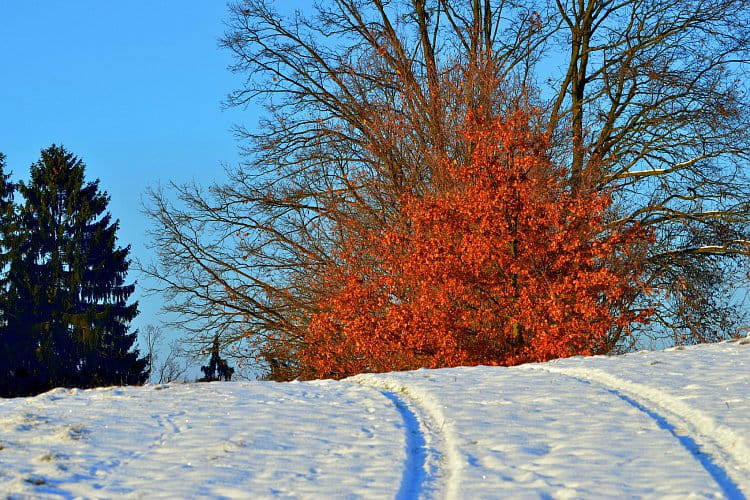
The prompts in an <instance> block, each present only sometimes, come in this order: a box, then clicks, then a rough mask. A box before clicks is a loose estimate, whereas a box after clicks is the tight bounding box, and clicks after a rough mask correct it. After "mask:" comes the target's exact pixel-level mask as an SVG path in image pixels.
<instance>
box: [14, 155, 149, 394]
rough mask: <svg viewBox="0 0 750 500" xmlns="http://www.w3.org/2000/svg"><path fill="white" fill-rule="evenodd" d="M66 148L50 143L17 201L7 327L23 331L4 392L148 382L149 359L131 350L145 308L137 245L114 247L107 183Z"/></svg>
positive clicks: (114, 229)
mask: <svg viewBox="0 0 750 500" xmlns="http://www.w3.org/2000/svg"><path fill="white" fill-rule="evenodd" d="M84 170H85V166H84V164H83V162H82V161H81V160H79V159H78V158H77V157H75V156H74V155H73V154H71V153H69V152H68V151H66V150H65V149H64V148H63V147H58V146H54V145H53V146H51V147H50V148H48V149H46V150H43V151H42V156H41V160H40V161H38V162H37V163H35V164H33V165H32V166H31V176H30V180H29V182H28V184H26V183H23V182H22V183H20V184H19V186H18V190H19V192H20V193H21V194H22V195H23V197H24V199H25V202H24V204H23V205H22V206H21V207H20V209H19V214H18V225H17V228H16V230H15V232H14V233H15V234H14V236H13V238H12V244H11V247H12V252H11V255H10V266H9V271H8V276H7V291H8V293H7V299H8V301H9V303H10V304H11V306H10V307H9V309H8V311H7V329H8V331H9V332H10V334H11V335H12V336H14V337H15V338H17V339H20V341H19V342H17V343H18V344H19V350H20V353H19V354H20V355H19V356H17V361H16V362H15V366H14V367H12V368H11V375H12V377H11V379H10V380H7V381H6V382H5V383H4V384H5V386H4V387H2V392H3V394H4V395H29V394H36V393H39V392H43V391H45V390H48V389H50V388H53V387H57V386H67V387H96V386H102V385H116V384H141V383H143V382H144V381H145V380H146V378H147V376H148V372H147V370H146V360H145V359H140V358H139V353H138V351H137V350H134V351H131V350H130V349H131V347H132V345H133V343H134V342H135V340H136V333H128V330H129V323H130V321H131V320H132V319H133V318H134V317H135V316H136V315H137V314H138V306H137V303H132V304H128V303H127V301H128V298H129V297H130V295H131V294H132V293H133V291H134V289H135V286H134V285H132V284H125V278H126V274H127V271H128V266H129V260H128V254H129V252H130V247H129V246H128V247H125V248H120V247H116V232H117V229H118V222H116V221H115V222H112V221H111V216H110V214H109V213H107V212H106V208H107V204H108V202H109V197H108V196H107V194H106V193H101V192H100V191H99V182H98V180H97V181H95V182H85V180H84Z"/></svg>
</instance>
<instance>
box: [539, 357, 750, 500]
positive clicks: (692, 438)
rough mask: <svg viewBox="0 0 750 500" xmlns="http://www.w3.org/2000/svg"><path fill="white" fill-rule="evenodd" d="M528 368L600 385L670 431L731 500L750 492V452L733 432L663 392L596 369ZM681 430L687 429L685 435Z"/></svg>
mask: <svg viewBox="0 0 750 500" xmlns="http://www.w3.org/2000/svg"><path fill="white" fill-rule="evenodd" d="M527 368H528V369H532V370H536V371H544V372H547V373H553V374H559V375H564V376H567V377H570V378H573V379H575V380H578V381H579V382H582V383H586V384H594V385H598V386H600V387H602V388H604V389H606V390H607V391H609V392H610V393H611V394H613V395H615V396H617V397H618V398H620V399H621V400H623V401H625V402H626V403H628V404H630V405H631V406H633V407H634V408H636V409H638V410H640V411H641V412H643V413H645V414H646V415H647V416H648V417H649V418H651V419H652V420H654V421H655V422H656V424H657V425H658V426H659V427H660V428H662V429H664V430H666V431H667V432H669V433H670V434H671V435H672V436H673V437H674V438H675V439H676V440H677V441H679V442H680V444H681V445H682V446H683V447H684V448H686V449H687V450H688V451H689V452H690V454H691V455H692V456H693V458H694V459H695V460H696V461H698V462H699V463H700V464H701V466H702V467H703V468H704V469H705V470H706V471H707V472H708V473H709V474H710V475H711V477H712V478H713V479H714V480H715V481H716V483H717V484H718V485H719V486H720V487H721V488H722V490H723V491H724V494H725V495H726V497H727V498H730V499H744V498H747V496H746V495H747V493H748V492H750V450H749V449H748V447H747V444H746V443H745V441H744V439H743V438H742V437H741V436H738V435H737V434H736V433H735V432H734V431H733V430H732V429H730V428H728V427H726V426H721V425H719V424H718V423H717V422H716V421H715V420H713V419H712V418H711V417H709V416H708V415H706V414H704V413H702V412H700V411H699V410H696V409H694V408H691V407H690V406H689V405H687V404H685V403H684V402H683V401H681V400H680V399H678V398H676V397H674V396H671V395H669V394H667V393H665V392H663V391H660V390H659V389H655V388H653V387H650V386H647V385H644V384H639V383H637V382H631V381H629V380H625V379H621V378H619V377H617V376H615V375H612V374H610V373H608V372H606V371H603V370H599V369H596V368H562V367H555V366H544V367H542V366H537V365H527ZM678 429H685V431H686V432H685V433H683V432H679V431H678Z"/></svg>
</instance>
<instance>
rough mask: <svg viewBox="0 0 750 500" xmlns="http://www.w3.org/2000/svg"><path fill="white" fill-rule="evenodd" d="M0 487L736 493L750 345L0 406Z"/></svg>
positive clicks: (344, 493) (379, 493) (110, 392)
mask: <svg viewBox="0 0 750 500" xmlns="http://www.w3.org/2000/svg"><path fill="white" fill-rule="evenodd" d="M0 492H2V493H5V494H6V495H7V496H8V497H10V498H26V497H33V498H37V497H59V496H61V497H93V498H99V497H106V498H109V497H143V498H159V497H162V498H164V497H169V498H194V497H213V498H262V497H281V498H358V497H363V498H394V497H396V498H508V497H512V498H606V497H658V498H665V497H672V498H686V497H696V498H701V497H718V498H723V497H726V498H745V496H747V495H749V494H750V338H747V339H742V340H738V341H734V342H729V343H722V344H715V345H705V346H699V347H694V348H688V349H684V350H681V349H672V350H668V351H662V352H640V353H635V354H631V355H627V356H621V357H612V358H607V357H595V358H573V359H567V360H560V361H556V362H551V363H545V364H535V365H526V366H520V367H515V368H488V367H476V368H455V369H445V370H419V371H414V372H405V373H391V374H382V375H361V376H358V377H354V378H352V379H348V380H344V381H340V382H335V381H319V382H300V383H287V384H277V383H269V382H243V383H234V382H233V383H221V382H218V383H212V384H170V385H159V386H146V387H142V388H135V387H128V388H105V389H97V390H88V391H80V390H67V389H57V390H54V391H51V392H48V393H46V394H42V395H40V396H37V397H34V398H18V399H7V400H0Z"/></svg>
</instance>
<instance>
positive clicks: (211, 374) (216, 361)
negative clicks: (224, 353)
mask: <svg viewBox="0 0 750 500" xmlns="http://www.w3.org/2000/svg"><path fill="white" fill-rule="evenodd" d="M210 352H211V358H210V359H209V360H208V365H206V366H201V371H202V372H203V378H201V379H199V380H198V381H199V382H214V381H216V380H225V381H227V382H229V381H230V380H232V374H234V368H232V367H230V366H229V363H227V360H225V359H223V358H222V357H221V356H220V355H219V336H218V335H214V341H213V344H212V345H211V351H210Z"/></svg>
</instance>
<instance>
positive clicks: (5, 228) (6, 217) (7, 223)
mask: <svg viewBox="0 0 750 500" xmlns="http://www.w3.org/2000/svg"><path fill="white" fill-rule="evenodd" d="M14 190H15V186H14V185H13V183H12V182H10V174H9V173H6V172H5V155H4V154H3V153H0V270H2V271H3V273H2V275H1V277H0V284H1V285H0V291H2V293H1V294H0V385H1V384H3V382H2V381H4V380H8V379H9V377H10V375H11V373H10V367H11V366H14V365H15V363H16V360H17V358H18V357H19V354H20V352H19V348H20V346H19V343H18V339H17V338H16V337H15V336H14V335H11V333H12V332H11V331H10V329H9V328H8V327H7V323H8V316H7V311H8V309H9V306H10V304H9V302H8V296H7V294H6V293H5V290H6V289H7V280H6V276H5V272H4V271H5V270H6V268H7V265H8V260H9V258H10V248H9V245H10V241H9V240H10V239H11V235H12V233H13V227H14V222H15V221H14V218H15V216H14V205H13V192H14Z"/></svg>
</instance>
